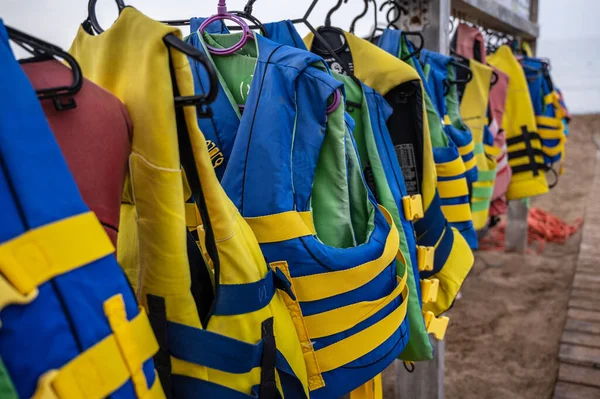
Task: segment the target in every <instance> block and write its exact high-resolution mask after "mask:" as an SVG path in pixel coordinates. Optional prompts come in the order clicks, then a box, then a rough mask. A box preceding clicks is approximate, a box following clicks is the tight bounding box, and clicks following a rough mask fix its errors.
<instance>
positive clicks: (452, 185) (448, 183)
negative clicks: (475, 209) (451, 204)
mask: <svg viewBox="0 0 600 399" xmlns="http://www.w3.org/2000/svg"><path fill="white" fill-rule="evenodd" d="M437 187H438V191H439V192H440V197H441V198H456V197H463V196H465V195H469V186H468V185H467V181H466V180H465V179H456V180H442V181H438V182H437Z"/></svg>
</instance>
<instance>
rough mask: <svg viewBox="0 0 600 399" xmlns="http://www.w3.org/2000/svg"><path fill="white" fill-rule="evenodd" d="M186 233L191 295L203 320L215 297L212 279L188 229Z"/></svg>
mask: <svg viewBox="0 0 600 399" xmlns="http://www.w3.org/2000/svg"><path fill="white" fill-rule="evenodd" d="M186 230H187V228H186ZM186 235H187V254H188V261H189V264H190V277H191V279H192V287H191V291H192V296H193V297H194V301H195V302H196V309H197V310H198V315H199V316H200V320H205V319H206V316H208V313H209V312H210V307H211V304H212V302H213V300H214V299H215V294H214V291H213V285H212V279H211V277H210V274H209V272H208V265H207V264H206V263H205V262H204V258H203V257H202V253H201V252H200V248H198V244H196V239H195V238H194V236H193V235H192V233H191V232H190V231H189V230H188V231H187V234H186ZM204 327H206V326H204Z"/></svg>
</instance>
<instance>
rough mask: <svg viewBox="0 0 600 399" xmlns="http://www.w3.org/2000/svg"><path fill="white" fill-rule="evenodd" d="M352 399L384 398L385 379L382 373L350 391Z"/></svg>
mask: <svg viewBox="0 0 600 399" xmlns="http://www.w3.org/2000/svg"><path fill="white" fill-rule="evenodd" d="M350 399H383V381H382V378H381V374H377V375H376V376H375V377H374V378H373V379H372V380H369V381H367V382H365V383H364V384H363V385H361V386H359V387H358V388H356V389H355V390H354V391H352V392H350Z"/></svg>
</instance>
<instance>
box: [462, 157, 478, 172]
mask: <svg viewBox="0 0 600 399" xmlns="http://www.w3.org/2000/svg"><path fill="white" fill-rule="evenodd" d="M463 162H464V163H465V170H467V171H469V170H471V169H473V168H475V167H477V159H476V158H475V157H473V158H471V159H469V160H468V161H465V160H464V158H463Z"/></svg>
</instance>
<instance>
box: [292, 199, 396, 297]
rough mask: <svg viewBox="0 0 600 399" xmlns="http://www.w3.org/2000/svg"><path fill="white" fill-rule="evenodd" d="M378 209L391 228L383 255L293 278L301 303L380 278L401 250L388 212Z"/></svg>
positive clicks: (350, 289) (347, 290)
mask: <svg viewBox="0 0 600 399" xmlns="http://www.w3.org/2000/svg"><path fill="white" fill-rule="evenodd" d="M379 209H381V211H382V213H383V215H384V216H385V218H386V220H387V222H388V223H389V225H390V231H389V233H388V236H387V239H386V240H385V246H384V248H383V253H382V254H381V256H379V257H378V258H377V259H374V260H371V261H369V262H366V263H363V264H361V265H358V266H355V267H352V268H349V269H345V270H337V271H332V272H325V273H319V274H312V275H308V276H302V277H292V282H293V285H294V289H295V291H296V295H298V300H299V301H300V302H310V301H318V300H320V299H325V298H330V297H333V296H336V295H340V294H343V293H345V292H349V291H352V290H355V289H357V288H359V287H362V286H363V285H365V284H367V283H368V282H369V281H371V280H373V279H374V278H375V277H377V276H378V275H379V273H381V272H382V271H383V270H385V268H386V267H388V266H389V265H390V264H391V263H392V262H393V261H394V259H395V257H396V253H397V252H398V246H399V243H400V236H399V234H398V230H397V229H396V227H395V226H394V221H393V220H392V217H391V215H390V214H389V212H388V211H387V210H386V209H385V208H384V207H382V206H381V205H380V206H379Z"/></svg>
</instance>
